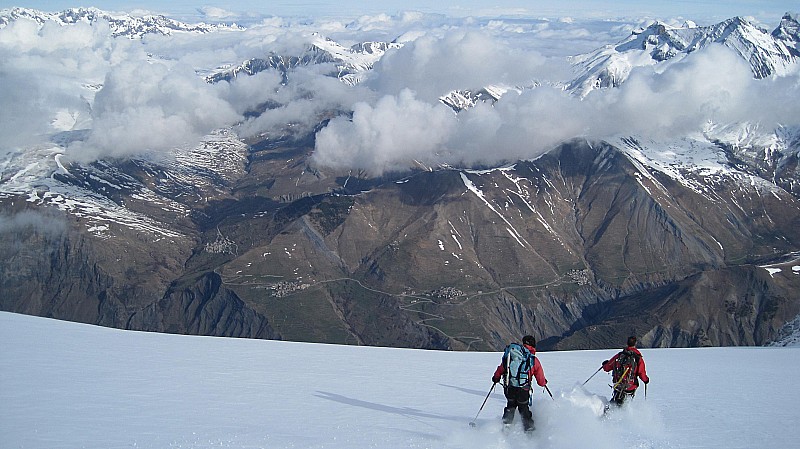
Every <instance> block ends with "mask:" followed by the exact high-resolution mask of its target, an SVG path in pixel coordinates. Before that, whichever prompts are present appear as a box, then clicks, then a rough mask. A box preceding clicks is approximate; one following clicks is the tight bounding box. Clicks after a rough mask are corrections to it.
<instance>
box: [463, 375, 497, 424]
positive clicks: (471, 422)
mask: <svg viewBox="0 0 800 449" xmlns="http://www.w3.org/2000/svg"><path fill="white" fill-rule="evenodd" d="M496 385H497V383H494V382H493V383H492V388H490V389H489V393H487V394H486V399H484V400H483V404H481V408H479V409H478V413H476V414H475V419H473V420H472V421H470V422H469V426H470V427H475V420H477V419H478V415H480V414H481V410H483V406H484V405H486V401H488V400H489V396H491V394H492V391H494V387H495V386H496Z"/></svg>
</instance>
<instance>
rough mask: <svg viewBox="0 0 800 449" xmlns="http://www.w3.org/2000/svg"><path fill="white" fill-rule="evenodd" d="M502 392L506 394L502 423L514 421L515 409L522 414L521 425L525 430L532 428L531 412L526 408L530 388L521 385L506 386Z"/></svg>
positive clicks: (529, 396)
mask: <svg viewBox="0 0 800 449" xmlns="http://www.w3.org/2000/svg"><path fill="white" fill-rule="evenodd" d="M504 393H505V395H506V401H507V402H506V407H505V408H504V409H503V423H504V424H511V423H512V422H513V421H514V416H515V415H516V413H515V412H516V411H517V410H519V414H520V415H522V425H523V426H524V427H525V430H531V429H533V413H532V412H531V409H530V408H528V401H530V398H531V392H530V390H526V389H524V388H521V387H512V386H511V385H508V386H506V388H505V390H504Z"/></svg>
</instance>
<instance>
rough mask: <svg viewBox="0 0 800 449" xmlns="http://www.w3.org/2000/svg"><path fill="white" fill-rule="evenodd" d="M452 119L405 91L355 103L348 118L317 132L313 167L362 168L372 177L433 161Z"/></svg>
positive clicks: (443, 109)
mask: <svg viewBox="0 0 800 449" xmlns="http://www.w3.org/2000/svg"><path fill="white" fill-rule="evenodd" d="M455 126H456V121H455V120H454V118H453V113H452V111H451V110H450V109H449V108H447V107H446V106H444V105H441V104H430V103H427V102H424V101H420V100H418V99H417V98H415V96H414V94H413V92H411V91H410V90H407V89H406V90H402V91H401V92H400V93H399V94H398V95H397V96H394V95H387V96H384V97H382V98H381V99H380V100H378V101H377V103H376V104H375V105H374V106H372V105H369V104H367V103H363V102H362V103H357V104H356V105H355V106H354V108H353V117H352V120H349V119H347V118H345V117H337V118H335V119H333V120H331V122H330V123H329V125H328V126H327V127H326V128H324V129H323V130H322V131H320V132H319V133H318V134H317V152H316V153H315V160H316V162H317V163H319V164H321V165H325V166H331V167H335V168H344V169H346V168H353V169H365V170H368V171H370V172H372V173H375V174H380V173H382V172H384V171H391V170H395V169H404V168H406V167H407V166H408V161H414V160H416V161H420V162H422V163H425V164H430V163H433V162H435V161H437V160H439V159H440V158H441V156H440V154H441V153H442V152H446V151H447V150H448V149H447V140H448V139H449V138H450V137H451V136H452V135H453V129H454V127H455Z"/></svg>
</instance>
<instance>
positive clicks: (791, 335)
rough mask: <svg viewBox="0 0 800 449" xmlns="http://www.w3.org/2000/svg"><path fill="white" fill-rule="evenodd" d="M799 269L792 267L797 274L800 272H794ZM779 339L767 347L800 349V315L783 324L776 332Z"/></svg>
mask: <svg viewBox="0 0 800 449" xmlns="http://www.w3.org/2000/svg"><path fill="white" fill-rule="evenodd" d="M796 268H798V269H800V267H797V266H795V267H792V270H793V271H794V272H795V273H797V272H798V271H800V270H795V269H796ZM778 335H779V337H778V338H776V339H775V340H774V341H773V342H771V343H770V344H769V345H768V346H798V347H800V315H798V316H797V317H795V319H794V320H792V321H789V322H788V323H786V324H784V325H783V327H781V329H780V330H779V331H778Z"/></svg>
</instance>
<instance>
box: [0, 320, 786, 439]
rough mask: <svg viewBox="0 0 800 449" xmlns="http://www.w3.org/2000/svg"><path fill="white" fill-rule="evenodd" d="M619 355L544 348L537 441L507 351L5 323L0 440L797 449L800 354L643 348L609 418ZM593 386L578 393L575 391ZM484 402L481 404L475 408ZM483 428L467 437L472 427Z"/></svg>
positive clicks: (0, 349)
mask: <svg viewBox="0 0 800 449" xmlns="http://www.w3.org/2000/svg"><path fill="white" fill-rule="evenodd" d="M618 350H619V349H618V348H611V349H607V350H595V351H565V352H539V353H537V357H538V358H539V361H540V362H541V364H542V367H543V369H544V372H545V376H546V377H547V380H548V386H549V388H550V390H551V392H552V393H553V396H554V399H551V398H550V397H549V396H548V395H547V394H546V393H545V392H543V391H542V389H541V388H535V389H534V393H533V401H532V402H533V405H532V410H533V414H534V419H535V423H536V430H535V431H534V432H533V434H531V435H525V434H524V433H523V432H522V429H521V427H522V426H521V422H520V419H519V417H517V418H516V420H515V423H514V425H513V426H512V427H511V428H509V429H507V430H503V429H502V425H501V423H500V418H501V415H502V409H503V406H504V405H505V400H504V398H503V396H502V392H501V390H500V388H495V389H492V388H491V387H492V383H491V380H490V379H491V376H492V374H493V373H494V370H495V368H496V366H497V364H498V363H499V362H500V358H501V355H502V353H500V352H497V353H494V352H444V351H430V350H411V349H396V348H379V347H358V346H337V345H325V344H310V343H293V342H280V341H265V340H247V339H231V338H217V337H193V336H177V335H168V334H155V333H142V332H133V331H123V330H118V329H109V328H101V327H96V326H90V325H84V324H78V323H68V322H63V321H56V320H52V319H47V318H40V317H30V316H25V315H17V314H12V313H8V312H0V354H1V355H2V361H3V363H1V364H0V385H2V386H3V388H0V441H2V442H3V446H4V447H8V448H26V449H74V448H85V449H122V448H142V449H165V448H181V449H205V448H242V449H243V448H250V449H254V448H263V449H283V448H285V449H289V448H304V449H322V448H325V449H353V448H387V449H388V448H438V449H446V448H458V449H487V448H492V449H515V448H537V449H560V448H565V449H566V448H568V449H574V448H584V447H592V448H595V449H618V448H620V447H637V448H647V449H661V448H664V449H667V448H668V449H680V448H690V447H706V448H708V447H724V448H730V449H736V448H756V447H774V448H788V447H795V446H796V445H797V441H800V427H798V426H797V422H798V419H800V408H799V407H798V404H800V389H798V388H796V386H795V385H794V383H795V382H796V379H797V378H798V375H800V347H797V346H795V347H782V348H773V347H770V348H765V347H761V348H752V347H750V348H744V347H739V348H702V349H699V348H695V349H647V348H643V349H642V353H643V356H644V359H645V362H646V365H647V372H648V375H649V377H650V383H649V384H648V391H647V395H646V396H645V393H644V391H639V393H638V394H637V395H636V397H635V398H634V399H633V401H630V402H629V403H628V404H626V405H625V406H623V407H622V408H621V409H614V410H613V411H612V412H611V413H609V414H608V415H607V416H606V417H604V418H603V417H601V410H602V408H603V405H604V402H605V400H606V399H607V398H608V396H609V393H610V390H611V389H610V388H609V386H608V383H609V379H610V376H609V375H608V374H607V373H605V372H602V371H601V372H599V373H597V374H596V375H594V377H591V376H592V375H593V373H595V372H596V371H597V369H598V368H599V367H600V364H601V362H602V361H603V360H605V359H608V358H610V357H611V356H613V355H614V354H615V353H616V352H617V351H618ZM587 379H590V380H589V381H588V382H587V383H586V385H585V386H581V384H583V383H584V382H585V381H587ZM487 396H488V399H487V400H486V404H485V406H483V408H481V405H482V403H483V401H484V399H486V398H487ZM473 421H474V422H475V423H476V426H475V427H474V428H473V427H470V426H469V423H470V422H473Z"/></svg>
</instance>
